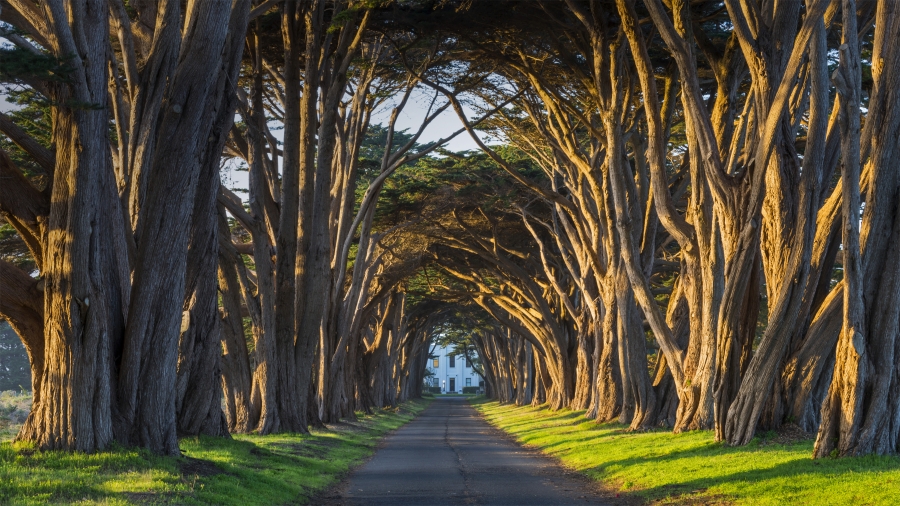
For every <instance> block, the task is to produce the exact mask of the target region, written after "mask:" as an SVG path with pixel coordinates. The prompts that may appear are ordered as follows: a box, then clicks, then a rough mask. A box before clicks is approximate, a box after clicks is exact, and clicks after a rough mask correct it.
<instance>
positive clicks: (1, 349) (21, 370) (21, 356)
mask: <svg viewBox="0 0 900 506" xmlns="http://www.w3.org/2000/svg"><path fill="white" fill-rule="evenodd" d="M4 390H14V391H20V390H31V366H30V365H29V364H28V354H27V353H26V352H25V346H23V345H22V340H21V339H19V336H18V335H16V333H15V331H14V330H13V329H12V327H10V326H9V323H7V322H6V321H0V392H3V391H4Z"/></svg>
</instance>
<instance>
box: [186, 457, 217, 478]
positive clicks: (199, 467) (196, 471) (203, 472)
mask: <svg viewBox="0 0 900 506" xmlns="http://www.w3.org/2000/svg"><path fill="white" fill-rule="evenodd" d="M180 467H181V474H182V475H183V476H200V477H206V476H215V475H217V474H225V471H223V470H222V468H220V467H219V466H217V465H215V464H214V463H212V462H210V461H208V460H202V459H195V458H192V457H184V460H182V461H181V463H180Z"/></svg>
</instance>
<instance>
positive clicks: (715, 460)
mask: <svg viewBox="0 0 900 506" xmlns="http://www.w3.org/2000/svg"><path fill="white" fill-rule="evenodd" d="M471 402H472V404H473V405H474V407H475V408H476V409H477V410H478V411H480V412H481V413H482V414H483V415H484V417H485V418H486V419H487V420H488V421H489V422H490V423H491V424H493V425H495V426H496V427H498V428H500V429H502V430H504V431H506V432H507V433H509V434H511V435H512V436H514V437H515V438H516V439H518V440H519V441H520V442H522V443H525V444H528V445H530V446H534V447H536V448H539V449H540V450H542V451H543V452H544V453H546V454H549V455H551V456H553V457H556V458H558V459H559V460H561V461H562V462H563V464H565V465H567V466H569V467H572V468H574V469H576V470H578V471H581V472H583V473H584V474H586V475H588V476H589V477H591V478H592V479H595V480H602V481H603V482H604V483H605V484H606V485H608V486H610V487H612V488H614V489H616V490H617V491H623V492H629V494H634V495H636V496H639V497H641V498H642V499H644V500H646V501H648V502H654V503H661V504H670V503H676V504H684V503H688V504H753V505H760V504H771V505H776V504H777V505H782V504H817V505H818V504H847V505H850V504H852V505H861V504H877V505H881V504H883V505H888V504H891V505H894V504H898V503H900V458H898V457H875V456H869V457H859V458H845V459H819V460H813V459H812V458H811V455H812V446H813V442H812V441H811V440H809V439H799V440H797V439H794V440H792V441H790V440H789V441H788V442H787V443H785V444H781V443H780V441H779V440H780V439H782V438H780V437H778V435H777V434H774V433H772V434H767V435H765V436H764V437H759V438H757V439H755V440H753V442H751V443H750V445H749V446H747V447H743V448H733V447H727V446H724V445H722V444H720V443H716V442H715V441H713V434H712V432H709V431H702V432H690V433H685V434H672V433H671V432H668V431H652V432H645V433H633V432H627V431H626V430H625V426H623V425H619V424H597V423H595V422H593V421H591V420H588V419H586V418H584V416H583V415H584V412H583V411H567V410H563V411H557V412H551V411H549V410H547V409H544V408H532V407H516V406H509V405H500V404H498V403H496V402H488V401H486V400H484V398H478V399H473V400H472V401H471Z"/></svg>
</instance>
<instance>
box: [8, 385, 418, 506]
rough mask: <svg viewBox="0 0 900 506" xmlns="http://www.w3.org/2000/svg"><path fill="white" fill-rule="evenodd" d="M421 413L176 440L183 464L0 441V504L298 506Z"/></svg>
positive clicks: (137, 454)
mask: <svg viewBox="0 0 900 506" xmlns="http://www.w3.org/2000/svg"><path fill="white" fill-rule="evenodd" d="M427 405H428V401H427V400H418V401H411V402H407V403H405V404H403V405H402V406H401V407H400V408H399V409H392V410H383V411H379V412H377V413H375V414H374V415H371V416H365V417H360V419H359V421H357V422H353V423H341V424H337V425H334V426H332V427H331V428H330V429H327V430H313V431H312V433H311V434H308V435H300V434H281V435H273V436H256V435H235V436H234V437H233V439H222V438H211V437H200V438H188V439H182V440H181V442H180V446H181V449H182V452H183V454H184V456H183V457H180V458H174V457H159V456H156V455H152V454H150V453H148V452H145V451H140V450H133V449H116V450H113V451H106V452H98V453H94V454H84V453H68V452H57V451H49V452H39V451H34V450H33V449H32V448H31V447H29V446H28V445H26V444H21V443H9V442H4V443H0V504H4V505H5V504H71V503H78V504H110V505H119V504H185V505H199V504H217V505H218V504H222V505H228V504H235V505H252V504H260V505H270V504H286V503H290V504H298V503H300V504H302V503H305V502H307V501H308V500H309V498H310V497H312V496H314V495H315V494H316V493H317V492H319V491H322V490H323V489H325V488H327V487H328V486H330V485H332V484H334V483H335V482H336V481H337V480H338V479H340V477H341V476H342V475H343V474H345V473H346V472H347V471H348V470H349V469H350V468H351V467H352V466H353V465H355V464H357V463H359V462H360V461H362V459H364V458H365V457H367V456H369V455H370V454H372V452H373V451H374V448H375V445H376V444H377V443H378V440H379V439H380V437H381V436H383V435H384V434H385V433H387V432H388V431H391V430H393V429H396V428H398V427H400V426H401V425H403V424H404V423H406V422H408V421H409V420H411V419H413V418H414V417H415V416H416V415H417V414H418V413H419V412H420V411H422V410H423V409H425V407H426V406H427Z"/></svg>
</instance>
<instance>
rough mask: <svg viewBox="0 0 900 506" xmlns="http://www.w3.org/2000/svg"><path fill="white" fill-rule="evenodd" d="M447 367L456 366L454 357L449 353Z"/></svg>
mask: <svg viewBox="0 0 900 506" xmlns="http://www.w3.org/2000/svg"><path fill="white" fill-rule="evenodd" d="M447 367H456V357H454V356H453V355H450V365H448V366H447Z"/></svg>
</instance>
